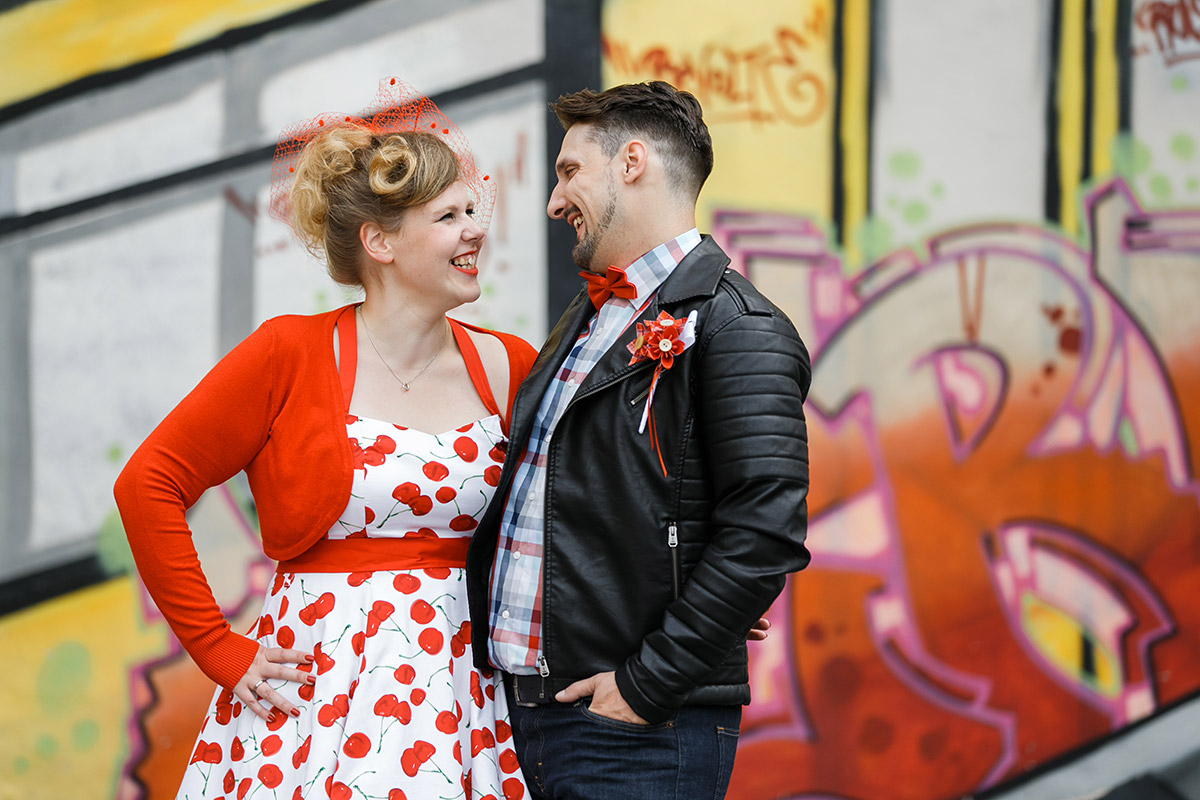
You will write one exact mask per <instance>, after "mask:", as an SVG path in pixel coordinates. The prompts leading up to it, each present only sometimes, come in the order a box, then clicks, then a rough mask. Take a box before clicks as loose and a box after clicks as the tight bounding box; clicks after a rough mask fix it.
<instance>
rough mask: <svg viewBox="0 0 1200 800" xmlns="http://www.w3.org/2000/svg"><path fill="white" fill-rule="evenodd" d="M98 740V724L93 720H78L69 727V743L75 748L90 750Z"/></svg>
mask: <svg viewBox="0 0 1200 800" xmlns="http://www.w3.org/2000/svg"><path fill="white" fill-rule="evenodd" d="M98 741H100V726H99V725H97V724H96V722H95V721H94V720H90V719H85V720H80V721H79V722H76V723H75V726H74V727H73V728H71V744H72V745H74V747H75V749H76V750H80V751H84V750H90V749H92V747H94V746H95V744H96V742H98Z"/></svg>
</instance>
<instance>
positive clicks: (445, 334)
mask: <svg viewBox="0 0 1200 800" xmlns="http://www.w3.org/2000/svg"><path fill="white" fill-rule="evenodd" d="M358 316H359V319H361V320H362V324H363V330H364V331H366V332H367V341H368V342H370V343H371V349H372V350H374V351H375V355H377V356H379V360H380V361H381V362H383V366H385V367H387V371H388V372H390V373H392V377H393V378H395V379H396V380H397V381H399V382H400V386H401V387H402V388H403V389H404V391H406V392H407V391H408V390H409V385H410V384H411V383H412V382H413V381H415V380H416V379H417V378H419V377H421V376H422V375H424V374H425V370H427V369H429V365H430V364H432V363H433V362H434V359H436V358H437V357H438V356H440V355H441V354H442V349H443V348H445V346H446V340H447V339H449V338H450V326H449V325H447V326H446V328H445V329H444V330H443V331H442V343H441V344H440V345H438V349H437V352H436V353H434V354H433V356H432V357H431V358H430V359H429V360H428V361H426V362H425V366H423V367H421V369H420V371H419V372H417V374H416V375H413V376H412V377H411V378H409V379H408V380H404V379H403V378H401V377H400V376H399V375H397V374H396V370H394V369H392V367H391V365H390V364H388V363H387V359H385V358H384V357H383V353H381V352H379V348H378V347H376V346H375V339H374V338H373V337H372V336H371V328H370V327H369V326H368V325H367V315H366V314H364V313H363V310H362V306H359V307H358Z"/></svg>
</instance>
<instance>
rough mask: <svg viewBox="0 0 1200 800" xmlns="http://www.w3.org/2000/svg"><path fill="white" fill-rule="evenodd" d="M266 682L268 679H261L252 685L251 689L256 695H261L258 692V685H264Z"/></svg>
mask: <svg viewBox="0 0 1200 800" xmlns="http://www.w3.org/2000/svg"><path fill="white" fill-rule="evenodd" d="M266 682H267V679H266V678H263V679H262V680H261V681H259V682H258V683H256V684H254V685H253V686H251V687H250V691H251V692H252V693H253V694H254V696H255V697H261V695H260V694H259V693H258V687H260V686H262V685H263V684H264V683H266Z"/></svg>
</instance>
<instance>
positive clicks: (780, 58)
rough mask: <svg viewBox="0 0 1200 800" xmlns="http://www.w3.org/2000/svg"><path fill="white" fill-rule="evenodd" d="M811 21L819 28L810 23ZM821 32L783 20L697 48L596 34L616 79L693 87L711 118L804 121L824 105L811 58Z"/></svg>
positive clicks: (825, 92)
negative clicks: (750, 38) (744, 42)
mask: <svg viewBox="0 0 1200 800" xmlns="http://www.w3.org/2000/svg"><path fill="white" fill-rule="evenodd" d="M807 27H808V28H809V29H814V28H815V29H817V30H818V31H819V30H820V29H822V28H823V26H821V25H819V24H815V23H814V24H810V25H808V26H807ZM819 37H820V34H819V33H817V34H811V33H802V32H801V31H798V30H795V29H793V28H788V27H781V28H779V29H778V30H776V32H775V36H774V37H773V38H772V39H769V40H767V41H763V42H761V43H758V44H755V45H753V46H751V47H746V48H740V49H739V48H736V47H730V46H727V45H724V44H720V43H716V42H705V43H704V44H702V45H700V47H699V48H698V49H697V50H695V51H690V52H689V51H681V50H675V49H672V48H671V47H670V46H668V45H665V44H656V45H651V46H649V47H647V48H645V49H644V50H642V51H641V52H635V51H634V49H633V47H631V46H630V45H629V44H628V43H627V42H624V41H621V40H618V39H614V38H612V37H610V36H602V37H601V42H600V46H601V51H602V53H603V57H604V58H605V59H606V60H607V61H608V63H609V65H610V66H611V67H612V70H613V73H614V74H615V75H616V77H617V78H618V80H647V79H652V80H664V81H666V82H668V83H670V84H671V85H673V86H675V87H677V88H679V89H684V90H686V91H689V92H691V93H692V94H694V95H696V98H697V99H698V100H699V101H700V103H701V105H703V106H704V114H705V117H706V118H707V119H708V121H709V123H710V124H711V123H721V122H746V121H748V122H756V123H769V124H780V125H791V126H795V127H805V126H808V125H812V124H814V123H816V122H817V121H819V120H820V119H821V118H822V117H823V116H824V115H825V113H826V112H827V110H828V108H829V88H828V86H827V83H826V80H825V79H824V78H823V77H822V76H821V75H820V74H818V73H817V72H816V71H815V70H814V69H813V67H812V66H811V64H812V62H813V61H815V60H816V59H815V58H814V57H813V53H812V50H813V42H814V40H815V39H816V38H819Z"/></svg>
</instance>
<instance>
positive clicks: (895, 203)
mask: <svg viewBox="0 0 1200 800" xmlns="http://www.w3.org/2000/svg"><path fill="white" fill-rule="evenodd" d="M887 204H888V208H890V209H893V210H896V211H899V210H900V198H899V197H897V196H896V195H894V194H893V195H890V196H889V197H888V199H887Z"/></svg>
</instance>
